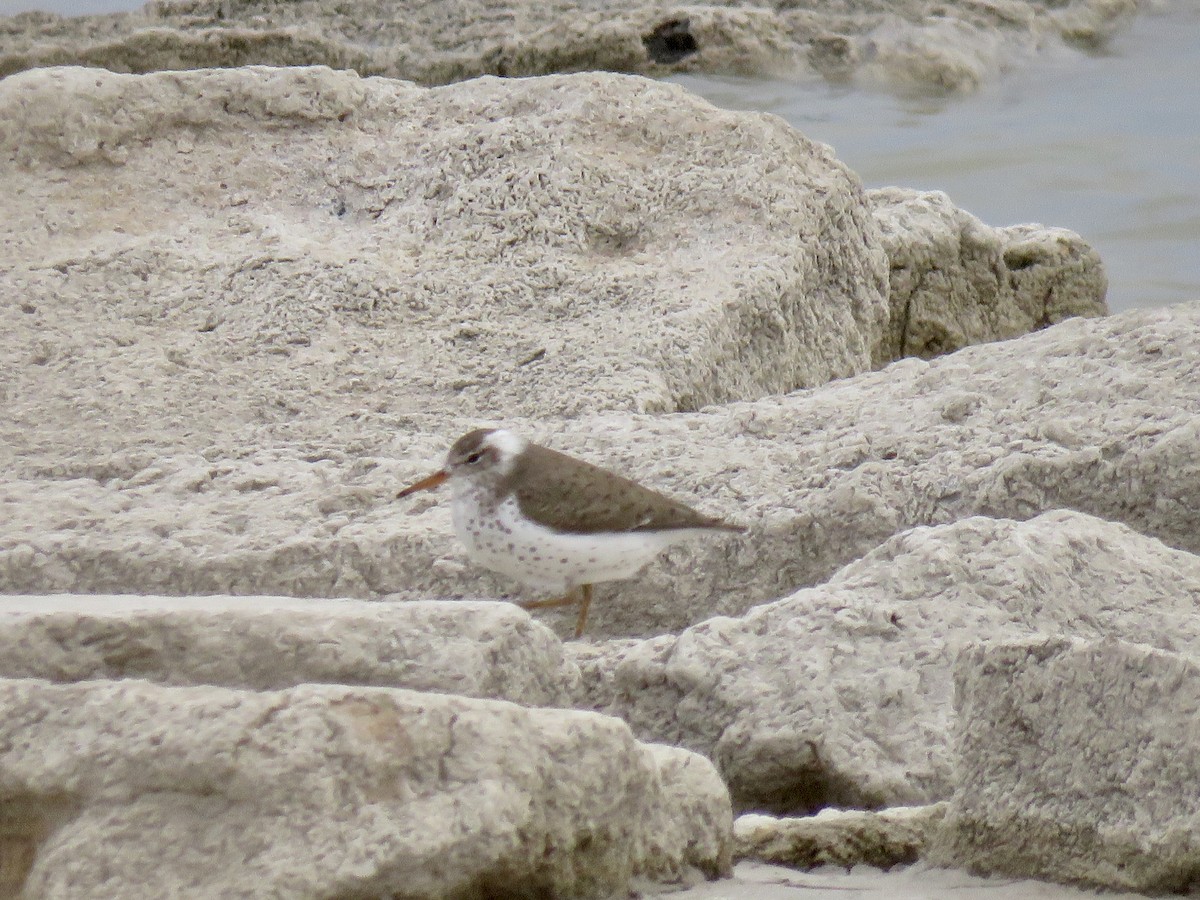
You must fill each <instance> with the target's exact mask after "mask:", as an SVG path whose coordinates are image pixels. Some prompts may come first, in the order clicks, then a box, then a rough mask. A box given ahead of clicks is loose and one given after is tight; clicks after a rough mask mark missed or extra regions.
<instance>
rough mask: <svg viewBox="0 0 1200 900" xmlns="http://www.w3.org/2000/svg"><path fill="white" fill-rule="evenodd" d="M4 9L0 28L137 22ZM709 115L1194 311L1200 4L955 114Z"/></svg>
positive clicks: (3, 4) (103, 2)
mask: <svg viewBox="0 0 1200 900" xmlns="http://www.w3.org/2000/svg"><path fill="white" fill-rule="evenodd" d="M138 5H140V4H136V3H131V2H129V0H0V14H11V13H14V12H18V11H20V10H23V9H33V8H38V9H48V10H51V11H55V12H60V13H64V14H73V13H78V14H83V13H93V12H111V11H115V10H118V9H133V8H136V7H137V6H138ZM671 80H673V81H676V82H678V83H680V84H683V85H685V86H686V87H687V88H688V89H689V90H692V91H694V92H695V93H697V94H700V95H702V96H704V97H706V98H707V99H709V100H710V101H712V102H713V103H715V104H717V105H718V106H723V107H726V108H731V109H755V110H763V111H767V112H773V113H776V114H778V115H780V116H782V117H783V118H784V119H786V120H787V121H788V122H789V123H791V124H792V125H793V126H794V127H795V128H797V129H799V130H800V131H802V132H803V133H804V134H806V135H808V136H809V137H810V138H813V139H815V140H819V141H823V142H825V143H827V144H831V145H832V146H833V147H834V148H835V149H836V151H837V153H838V156H839V157H840V158H841V159H842V160H843V161H845V162H846V164H847V165H849V166H850V167H851V168H852V169H854V170H855V171H856V172H858V173H859V175H860V176H861V177H862V179H863V181H864V182H865V183H866V184H867V186H868V187H883V186H886V185H900V186H904V187H913V188H921V189H927V190H942V191H945V192H946V193H947V194H949V195H950V197H951V199H952V200H953V201H954V202H955V203H956V204H957V205H958V206H960V207H963V208H964V209H967V210H969V211H970V212H972V213H974V214H975V215H977V216H978V217H979V218H981V219H982V220H983V221H984V222H986V223H988V224H989V225H1014V224H1018V223H1023V222H1041V223H1044V224H1046V225H1060V226H1064V227H1066V228H1071V229H1073V230H1074V231H1077V232H1079V233H1080V234H1081V235H1083V237H1084V238H1085V239H1086V240H1087V241H1088V242H1090V243H1091V244H1092V245H1093V246H1094V247H1096V249H1097V250H1098V251H1099V252H1100V255H1101V256H1102V257H1103V259H1104V262H1105V265H1106V267H1107V269H1108V274H1109V295H1108V299H1109V306H1110V307H1111V308H1112V309H1113V310H1114V311H1115V310H1123V309H1130V308H1133V307H1141V306H1161V305H1164V304H1167V303H1177V302H1180V301H1194V300H1200V3H1197V2H1196V0H1173V4H1172V6H1171V8H1170V9H1169V10H1167V11H1163V12H1158V13H1155V12H1147V13H1143V14H1142V15H1140V16H1139V17H1138V18H1137V19H1136V20H1135V21H1134V23H1133V25H1132V27H1131V28H1130V29H1129V30H1127V31H1126V32H1124V33H1122V34H1121V35H1119V36H1118V37H1117V38H1116V39H1115V40H1113V41H1112V42H1111V43H1110V45H1109V46H1107V47H1106V48H1105V50H1104V52H1103V53H1101V54H1096V55H1085V54H1083V53H1080V52H1077V51H1074V50H1068V49H1065V48H1059V49H1057V50H1053V51H1050V52H1047V53H1045V54H1043V55H1042V56H1040V57H1039V58H1038V59H1037V60H1035V61H1033V62H1031V63H1029V64H1026V65H1025V66H1024V67H1022V68H1021V69H1020V70H1017V71H1013V72H1009V73H1007V74H1005V75H1002V76H1000V77H997V78H995V79H993V80H992V81H991V82H990V83H988V84H987V85H985V87H984V88H983V89H982V90H981V91H979V92H978V93H976V94H973V95H971V96H969V97H959V98H949V99H945V98H929V97H921V98H915V97H902V96H894V95H891V94H886V93H880V92H870V91H864V90H855V89H852V88H846V87H834V86H831V85H828V84H826V83H824V82H821V81H810V82H797V81H795V80H764V79H742V78H717V77H711V76H679V77H676V78H673V79H671Z"/></svg>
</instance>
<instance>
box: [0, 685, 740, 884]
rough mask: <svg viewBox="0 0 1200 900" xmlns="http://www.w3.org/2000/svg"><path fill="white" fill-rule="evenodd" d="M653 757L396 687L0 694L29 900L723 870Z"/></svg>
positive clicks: (606, 738)
mask: <svg viewBox="0 0 1200 900" xmlns="http://www.w3.org/2000/svg"><path fill="white" fill-rule="evenodd" d="M658 758H659V757H658V755H657V752H656V751H652V750H650V749H648V748H646V747H643V746H641V745H639V744H638V743H637V742H636V741H634V740H633V738H632V737H631V735H630V733H629V729H628V728H626V727H625V726H624V725H623V724H622V723H620V722H618V721H616V720H614V719H610V718H606V717H603V716H597V715H594V714H590V713H581V712H573V711H565V710H540V709H525V708H522V707H518V706H514V705H512V704H509V703H504V702H498V701H488V700H474V699H467V698H463V697H452V696H446V695H441V694H427V693H415V692H410V691H405V690H399V689H383V688H363V687H357V688H354V687H344V686H331V685H306V686H301V687H296V688H292V689H289V690H286V691H279V692H265V693H259V692H248V691H235V690H229V689H226V688H216V687H202V688H194V687H164V686H160V685H152V684H148V683H146V682H138V681H122V682H107V681H96V682H87V683H80V684H71V685H56V684H50V683H48V682H44V681H37V680H0V799H2V803H0V805H2V806H3V810H4V812H3V815H4V836H5V837H4V840H5V842H6V849H8V850H11V851H12V854H11V855H10V856H9V857H6V858H11V859H20V860H22V861H23V863H24V865H23V866H22V869H23V871H15V872H12V876H13V877H12V878H10V884H13V885H14V886H15V887H16V888H17V889H18V890H19V889H21V887H22V886H23V890H24V893H22V896H25V897H31V898H33V897H66V896H70V897H76V898H81V900H82V898H93V897H94V898H106V900H107V898H111V897H123V898H130V900H136V898H160V897H168V896H197V897H198V896H206V897H218V896H219V897H263V896H288V897H350V896H358V897H366V896H404V897H431V898H433V897H438V898H440V897H449V896H456V897H484V896H496V895H497V894H500V893H502V894H505V895H508V896H556V897H602V896H609V895H611V894H613V893H615V892H620V891H627V890H628V885H629V883H630V880H631V879H632V878H634V877H638V876H644V875H652V876H653V877H655V878H657V879H659V880H664V879H667V878H682V877H684V876H685V875H686V872H687V869H688V864H687V862H685V856H690V857H691V858H692V860H693V861H696V862H701V863H702V864H703V865H704V866H705V867H706V868H707V869H709V870H710V871H720V870H723V864H722V863H721V862H720V860H717V859H707V858H702V857H703V852H704V850H703V848H705V847H709V846H712V840H711V836H712V835H713V834H714V832H715V831H716V830H718V829H720V828H721V827H725V828H727V827H728V820H729V812H728V806H727V805H726V806H725V808H724V810H723V816H722V817H721V818H720V820H719V821H715V822H714V821H677V820H673V819H672V818H671V816H672V815H673V814H676V813H678V812H679V811H680V809H681V807H680V806H679V805H678V804H671V803H664V802H663V794H664V789H663V787H662V782H663V774H662V773H660V771H659V770H658V768H657V759H658ZM704 764H705V763H704V762H703V761H702V760H696V761H695V762H694V763H692V765H704ZM691 783H692V784H693V785H698V784H701V783H703V784H705V785H706V786H708V787H709V788H711V787H713V786H717V785H719V781H718V780H717V779H716V778H715V776H714V777H713V778H710V779H707V780H703V782H702V780H701V779H692V781H691ZM721 790H722V791H723V788H722V789H721ZM720 807H721V803H720V798H719V797H713V798H707V799H706V800H704V801H699V802H697V803H696V804H694V805H693V807H692V808H691V809H692V811H694V812H698V813H700V814H703V813H704V812H705V811H707V810H709V809H719V808H720ZM693 834H696V835H699V836H700V837H701V840H700V842H699V843H692V844H690V846H689V842H690V841H691V838H692V835H693ZM698 857H699V858H698Z"/></svg>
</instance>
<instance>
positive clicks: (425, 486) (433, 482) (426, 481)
mask: <svg viewBox="0 0 1200 900" xmlns="http://www.w3.org/2000/svg"><path fill="white" fill-rule="evenodd" d="M449 477H450V473H449V472H447V471H446V470H445V469H442V470H441V471H440V472H434V473H433V474H432V475H430V476H429V477H428V478H422V479H421V480H420V481H418V482H417V483H416V484H410V485H409V486H408V487H406V488H405V489H404V490H402V491H401V492H400V493H398V494H397V495H396V499H397V500H399V499H400V498H401V497H407V496H408V495H409V494H415V493H416V492H417V491H432V490H433V489H434V488H435V487H437V486H438V485H439V484H441V483H442V482H443V481H445V480H446V479H447V478H449Z"/></svg>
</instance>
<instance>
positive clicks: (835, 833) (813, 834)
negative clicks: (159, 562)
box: [734, 803, 946, 869]
mask: <svg viewBox="0 0 1200 900" xmlns="http://www.w3.org/2000/svg"><path fill="white" fill-rule="evenodd" d="M945 815H946V804H945V803H935V804H933V805H932V806H900V807H895V808H892V809H884V810H879V811H878V812H876V811H871V810H861V809H824V810H821V812H820V813H818V814H817V815H815V816H806V817H804V818H776V817H775V816H762V815H746V816H739V817H738V819H737V821H736V822H734V845H735V854H736V856H737V858H738V859H756V860H760V861H762V862H767V863H778V864H779V865H785V866H791V867H794V868H798V869H811V868H814V867H816V866H826V865H832V866H845V867H846V868H850V867H851V866H858V865H867V866H875V867H877V868H881V869H890V868H891V867H892V866H899V865H907V864H910V863H914V862H916V861H917V860H918V859H920V858H922V857H923V856H924V855H925V848H926V847H927V846H928V844H929V839H930V836H931V835H932V834H933V832H934V830H935V829H936V828H937V827H938V825H940V824H941V822H942V819H943V818H944V817H945Z"/></svg>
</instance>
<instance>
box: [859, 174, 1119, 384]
mask: <svg viewBox="0 0 1200 900" xmlns="http://www.w3.org/2000/svg"><path fill="white" fill-rule="evenodd" d="M868 196H869V198H870V200H871V202H872V203H873V204H874V206H875V219H876V222H877V223H878V224H879V232H880V234H881V235H882V238H883V243H884V247H885V248H886V249H887V253H888V259H889V261H890V267H891V274H890V281H891V291H890V303H891V311H892V317H891V321H892V325H891V328H890V329H889V331H888V336H889V339H890V343H889V345H888V346H886V347H883V348H880V351H879V352H878V353H877V359H878V360H879V362H880V363H886V362H889V361H891V360H894V359H899V358H900V357H902V356H921V357H925V358H929V357H933V356H938V355H940V354H942V353H949V352H951V351H953V350H959V349H961V348H963V347H966V346H969V345H971V344H980V343H984V342H986V341H995V340H1001V339H1004V338H1011V337H1016V336H1018V335H1022V334H1026V333H1028V332H1030V331H1035V330H1037V329H1039V328H1045V327H1046V326H1047V325H1052V324H1055V323H1056V322H1061V321H1062V320H1063V319H1066V318H1068V317H1070V316H1080V315H1082V316H1099V315H1104V314H1105V313H1107V311H1108V308H1107V305H1106V304H1105V294H1106V292H1107V289H1108V280H1107V278H1106V277H1105V274H1104V266H1103V264H1102V263H1101V261H1100V256H1099V254H1097V253H1096V251H1095V250H1093V249H1092V248H1091V247H1090V246H1089V245H1088V244H1086V243H1085V242H1084V241H1083V239H1082V238H1080V237H1079V235H1077V234H1075V232H1073V231H1067V230H1066V229H1063V228H1044V227H1042V226H1040V225H1021V226H1016V227H1013V228H990V227H988V226H987V225H984V224H983V223H982V222H980V221H979V220H978V219H977V218H975V217H974V216H972V215H971V214H970V213H968V212H966V211H965V210H961V209H958V208H957V207H955V206H954V205H953V204H952V203H951V202H950V200H949V198H948V197H947V196H946V195H945V194H943V193H941V192H940V191H928V192H923V191H912V190H906V189H903V188H884V189H883V190H876V191H871V192H870V193H869V195H868Z"/></svg>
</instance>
